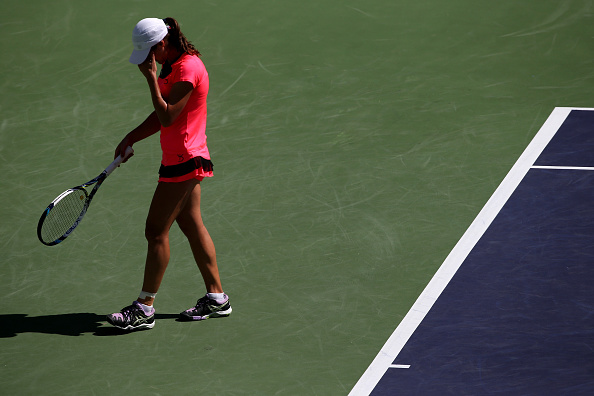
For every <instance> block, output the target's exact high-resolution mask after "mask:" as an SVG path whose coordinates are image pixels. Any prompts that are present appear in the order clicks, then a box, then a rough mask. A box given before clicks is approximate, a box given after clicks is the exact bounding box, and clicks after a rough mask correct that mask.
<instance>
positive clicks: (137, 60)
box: [129, 48, 151, 65]
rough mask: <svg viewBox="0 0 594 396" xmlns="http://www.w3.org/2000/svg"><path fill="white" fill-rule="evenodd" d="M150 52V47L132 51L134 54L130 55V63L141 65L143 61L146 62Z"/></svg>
mask: <svg viewBox="0 0 594 396" xmlns="http://www.w3.org/2000/svg"><path fill="white" fill-rule="evenodd" d="M149 52H151V49H150V48H147V49H143V50H134V51H132V55H130V59H129V60H130V63H133V64H135V65H140V64H141V63H142V62H144V61H145V60H146V58H147V56H148V54H149Z"/></svg>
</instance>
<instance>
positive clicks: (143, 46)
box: [130, 18, 167, 65]
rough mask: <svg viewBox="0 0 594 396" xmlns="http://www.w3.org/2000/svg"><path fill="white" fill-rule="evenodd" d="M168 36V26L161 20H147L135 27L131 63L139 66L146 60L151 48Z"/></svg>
mask: <svg viewBox="0 0 594 396" xmlns="http://www.w3.org/2000/svg"><path fill="white" fill-rule="evenodd" d="M165 36H167V25H165V22H163V20H162V19H159V18H145V19H143V20H142V21H140V22H138V23H137V24H136V26H134V30H133V31H132V45H133V46H134V50H133V51H132V55H130V63H134V64H135V65H139V64H141V63H142V62H144V61H145V60H146V57H147V56H148V54H149V52H150V51H151V47H152V46H153V45H155V44H157V43H158V42H159V41H161V40H163V39H164V38H165Z"/></svg>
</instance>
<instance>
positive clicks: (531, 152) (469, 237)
mask: <svg viewBox="0 0 594 396" xmlns="http://www.w3.org/2000/svg"><path fill="white" fill-rule="evenodd" d="M572 110H594V109H586V108H570V107H557V108H555V109H554V110H553V112H552V113H551V115H550V116H549V118H547V120H546V122H545V123H544V125H543V126H542V127H541V128H540V130H539V131H538V133H537V134H536V136H534V138H533V139H532V141H531V142H530V144H529V145H528V147H526V149H525V150H524V152H523V153H522V155H521V156H520V158H519V159H518V160H517V161H516V163H515V164H514V166H513V167H512V169H511V170H510V171H509V173H508V174H507V176H505V179H503V181H502V182H501V184H500V185H499V187H498V188H497V190H495V192H494V193H493V195H492V196H491V198H490V199H489V200H488V201H487V203H486V204H485V206H484V207H483V209H482V210H481V211H480V212H479V214H478V216H477V217H476V218H475V219H474V221H473V222H472V224H471V225H470V227H468V229H467V230H466V232H465V233H464V235H463V236H462V238H461V239H460V240H459V241H458V243H457V244H456V246H454V249H452V251H451V252H450V254H449V255H448V256H447V257H446V259H445V261H444V262H443V264H442V265H441V266H440V267H439V269H438V270H437V272H436V273H435V275H434V276H433V278H432V279H431V281H429V283H428V284H427V287H425V290H423V292H422V293H421V295H420V296H419V298H418V299H417V301H416V302H415V303H414V304H413V306H412V308H411V309H410V311H408V313H407V314H406V316H405V317H404V319H402V322H400V324H399V325H398V327H397V328H396V330H394V332H393V333H392V335H391V336H390V338H389V339H388V341H387V342H386V343H385V345H384V346H383V347H382V349H381V350H380V352H379V353H378V355H377V356H376V357H375V359H374V360H373V362H371V365H370V366H369V367H368V368H367V370H366V371H365V373H363V376H362V377H361V378H360V379H359V381H358V382H357V383H356V384H355V387H354V388H353V389H352V390H351V392H350V393H349V396H360V395H369V394H370V393H371V391H372V390H373V389H374V388H375V387H376V385H377V383H378V382H379V381H380V379H381V378H382V377H383V376H384V374H385V373H386V371H387V370H388V369H390V368H391V367H392V366H394V365H392V362H394V360H395V359H396V356H398V354H399V353H400V351H401V350H402V348H403V347H404V345H405V344H406V343H407V342H408V340H409V338H410V337H411V335H412V334H413V333H414V331H415V330H416V329H417V327H418V326H419V324H420V323H421V321H422V320H423V319H424V318H425V315H427V312H429V310H430V309H431V307H432V306H433V304H434V303H435V301H436V300H437V298H438V297H439V296H440V295H441V293H442V292H443V290H444V289H445V287H446V286H447V284H448V283H449V282H450V280H451V279H452V277H453V276H454V274H455V273H456V271H457V270H458V268H460V265H462V263H463V262H464V260H465V259H466V257H467V256H468V254H469V253H470V251H471V250H472V249H473V248H474V246H475V245H476V243H477V242H478V241H479V239H480V238H481V237H482V236H483V234H484V233H485V231H486V230H487V228H489V226H490V225H491V223H492V222H493V220H494V219H495V216H497V214H498V213H499V211H500V210H501V208H503V205H504V204H505V203H506V202H507V200H508V199H509V197H510V196H511V195H512V193H513V192H514V191H515V190H516V188H517V187H518V185H519V184H520V182H521V181H522V179H523V178H524V176H525V175H526V173H528V171H529V170H530V168H531V167H532V165H533V164H534V162H535V161H536V160H537V158H538V156H539V155H540V154H541V153H542V151H543V150H544V149H545V147H546V146H547V144H549V142H550V141H551V139H552V138H553V136H555V133H557V130H559V127H561V125H562V124H563V122H564V121H565V119H566V118H567V116H568V115H569V113H570V112H571V111H572Z"/></svg>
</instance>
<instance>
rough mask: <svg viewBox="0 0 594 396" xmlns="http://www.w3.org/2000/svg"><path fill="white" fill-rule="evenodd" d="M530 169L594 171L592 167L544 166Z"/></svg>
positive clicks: (535, 166)
mask: <svg viewBox="0 0 594 396" xmlns="http://www.w3.org/2000/svg"><path fill="white" fill-rule="evenodd" d="M531 168H532V169H558V170H585V171H594V167H593V166H546V165H534V166H532V167H531Z"/></svg>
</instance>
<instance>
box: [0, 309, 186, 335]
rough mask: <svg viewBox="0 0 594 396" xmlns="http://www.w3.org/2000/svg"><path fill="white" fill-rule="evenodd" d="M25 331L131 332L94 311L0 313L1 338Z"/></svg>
mask: <svg viewBox="0 0 594 396" xmlns="http://www.w3.org/2000/svg"><path fill="white" fill-rule="evenodd" d="M178 316H179V315H177V314H156V315H155V319H161V320H163V319H177V318H178ZM23 333H40V334H57V335H63V336H71V337H77V336H81V335H84V334H92V335H95V336H117V335H125V334H130V333H131V332H129V331H123V330H120V329H118V328H115V327H113V326H110V325H109V324H107V322H106V321H105V315H97V314H94V313H88V312H87V313H68V314H60V315H44V316H29V315H27V314H8V315H0V338H10V337H16V336H18V335H19V334H23Z"/></svg>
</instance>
